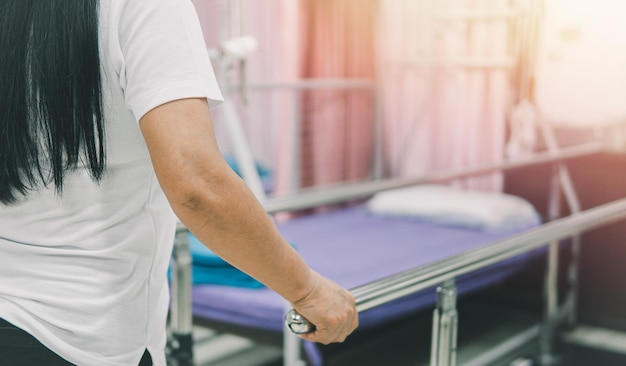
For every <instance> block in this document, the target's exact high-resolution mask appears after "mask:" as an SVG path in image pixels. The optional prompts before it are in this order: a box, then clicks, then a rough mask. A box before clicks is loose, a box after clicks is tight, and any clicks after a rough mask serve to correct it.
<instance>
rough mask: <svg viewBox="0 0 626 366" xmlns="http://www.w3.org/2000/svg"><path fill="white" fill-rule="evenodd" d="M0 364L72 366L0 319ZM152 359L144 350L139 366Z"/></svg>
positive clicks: (144, 365) (143, 365)
mask: <svg viewBox="0 0 626 366" xmlns="http://www.w3.org/2000/svg"><path fill="white" fill-rule="evenodd" d="M0 363H2V364H3V365H11V366H39V365H46V366H72V365H73V364H71V363H70V362H67V361H66V360H64V359H63V358H61V357H60V356H59V355H57V354H56V353H54V352H52V351H51V350H50V349H48V348H47V347H46V346H44V345H43V344H41V342H39V341H38V340H37V339H35V337H33V336H31V335H30V334H28V333H27V332H25V331H23V330H22V329H20V328H18V327H16V326H15V325H13V324H11V323H9V322H7V321H6V320H4V319H2V318H0ZM151 365H152V358H151V357H150V353H148V350H146V351H145V352H144V354H143V357H142V358H141V361H140V362H139V366H151Z"/></svg>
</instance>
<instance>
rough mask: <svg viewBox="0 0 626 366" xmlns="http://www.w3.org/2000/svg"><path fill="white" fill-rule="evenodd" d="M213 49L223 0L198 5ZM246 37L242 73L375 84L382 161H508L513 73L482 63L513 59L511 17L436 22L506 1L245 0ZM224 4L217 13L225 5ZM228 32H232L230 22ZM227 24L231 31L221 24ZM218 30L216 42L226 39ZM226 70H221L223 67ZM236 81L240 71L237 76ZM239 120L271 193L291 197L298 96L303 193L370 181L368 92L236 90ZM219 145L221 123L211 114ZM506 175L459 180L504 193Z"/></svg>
mask: <svg viewBox="0 0 626 366" xmlns="http://www.w3.org/2000/svg"><path fill="white" fill-rule="evenodd" d="M194 3H195V4H196V7H197V9H198V12H199V15H200V18H201V22H202V24H203V28H204V31H205V37H206V39H207V44H208V45H209V46H210V47H214V46H216V45H218V44H219V40H220V37H223V36H224V31H223V30H222V32H220V24H223V23H224V22H229V21H230V20H232V19H227V18H228V17H225V16H224V15H223V14H224V12H223V8H221V7H224V6H225V5H224V4H229V3H234V1H233V2H230V1H223V0H194ZM241 4H242V9H243V12H242V15H241V17H240V19H243V33H244V34H246V35H251V36H253V37H255V38H256V39H258V41H259V45H260V47H259V50H258V52H257V53H255V54H254V55H253V56H252V57H251V58H250V59H249V60H248V62H247V66H246V71H247V72H246V77H247V80H248V81H249V82H250V83H252V84H254V83H259V82H276V81H294V80H297V79H302V78H376V79H377V80H378V81H379V83H380V85H381V87H382V92H383V97H384V126H385V127H384V134H385V136H384V137H385V166H386V168H387V171H388V172H389V174H390V175H392V176H411V175H418V174H423V173H426V172H429V171H433V170H440V169H448V168H455V167H462V166H468V165H474V164H478V163H481V162H491V161H494V160H498V159H502V158H503V154H504V143H505V133H506V131H505V130H506V115H507V112H508V108H509V104H510V99H512V98H511V90H510V85H509V84H510V70H509V69H507V68H504V67H496V68H490V69H487V68H484V67H482V66H480V65H477V63H480V62H483V61H486V62H491V63H497V62H500V61H506V60H507V59H509V60H510V57H511V50H512V49H513V44H512V43H511V41H512V40H513V39H514V38H513V37H512V34H511V23H510V22H508V21H506V20H489V21H481V22H478V21H458V20H456V21H452V20H446V19H444V18H445V17H443V18H442V17H441V15H442V14H443V15H446V14H448V15H450V14H456V13H458V12H460V11H461V12H462V11H466V10H469V11H478V10H481V9H482V10H506V9H507V5H508V4H509V1H507V0H393V1H375V0H300V1H293V0H264V1H263V2H260V1H252V0H242V1H241ZM220 9H221V10H220ZM227 28H228V27H227ZM222 29H224V28H223V27H222ZM220 34H221V36H220ZM217 71H218V72H219V69H218V70H217ZM233 75H234V76H233V78H234V79H237V77H238V76H237V75H238V74H237V73H236V72H234V73H233ZM227 95H228V96H229V97H231V98H234V99H235V100H237V102H238V103H239V107H240V108H239V116H240V118H241V122H242V124H243V125H244V128H245V130H246V132H247V134H248V140H249V141H250V144H251V147H252V150H253V154H254V155H255V157H257V158H258V160H259V161H261V162H262V163H264V164H266V165H268V166H269V167H271V168H273V169H274V171H275V172H276V187H275V188H276V192H277V193H279V194H280V193H281V192H287V191H289V190H291V183H290V171H289V169H290V167H291V166H292V162H293V161H292V159H294V158H295V157H294V154H293V153H292V151H291V150H290V147H289V146H290V139H291V128H292V126H291V115H292V110H291V108H292V105H293V98H296V97H297V98H300V99H299V102H300V108H301V110H300V118H301V121H302V125H301V129H302V142H303V144H302V147H301V151H300V153H301V162H300V164H301V166H302V181H301V184H302V185H304V186H310V185H324V184H329V183H334V182H338V181H350V180H355V179H361V178H364V177H367V175H368V173H369V171H370V160H371V159H370V158H371V154H372V144H371V140H372V135H371V133H372V126H371V124H372V121H373V114H372V113H373V108H372V103H373V100H372V98H371V96H370V95H369V94H367V93H362V92H345V91H336V90H335V91H310V92H304V93H300V94H294V93H292V92H291V91H288V90H286V89H280V88H279V89H254V88H251V89H250V90H249V91H248V94H247V95H248V99H247V100H248V103H247V104H244V103H243V101H242V98H241V93H240V92H239V91H237V90H235V91H231V92H229V93H228V94H227ZM214 117H215V119H216V129H217V130H218V139H219V140H220V145H222V144H223V145H224V150H225V151H227V150H228V141H227V138H224V137H220V133H221V132H220V124H222V123H223V122H224V121H223V120H222V116H221V114H220V111H219V108H218V109H216V110H215V111H214ZM501 180H502V178H501V176H500V175H497V174H495V175H493V174H492V175H488V176H485V177H479V178H473V179H470V180H465V181H464V182H461V183H457V184H462V185H464V186H468V187H472V188H480V189H491V190H499V189H500V188H501V184H502V182H501Z"/></svg>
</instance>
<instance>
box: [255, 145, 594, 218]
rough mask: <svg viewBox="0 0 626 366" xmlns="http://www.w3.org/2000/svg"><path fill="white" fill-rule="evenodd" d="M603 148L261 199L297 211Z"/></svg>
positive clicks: (271, 209)
mask: <svg viewBox="0 0 626 366" xmlns="http://www.w3.org/2000/svg"><path fill="white" fill-rule="evenodd" d="M603 151H605V149H604V148H603V145H602V144H601V143H595V142H594V143H588V144H583V145H578V146H574V147H568V148H564V149H562V150H561V151H560V152H559V153H551V152H545V153H539V154H536V155H534V156H531V157H526V158H520V159H515V160H505V161H502V162H496V163H487V164H482V165H478V166H476V167H473V168H461V169H449V170H444V171H440V172H434V173H430V174H428V175H424V176H419V177H414V178H397V179H386V180H384V181H378V182H362V183H352V184H347V185H346V184H343V185H334V186H327V187H323V188H315V189H309V190H304V189H303V190H301V191H300V192H299V193H298V194H297V195H293V196H283V197H273V198H268V199H267V200H265V201H264V202H263V206H264V207H265V210H266V211H267V212H268V213H270V214H274V213H278V212H286V211H297V210H304V209H308V208H313V207H317V206H320V205H325V204H332V203H340V202H345V201H348V200H352V199H361V198H367V197H369V196H371V195H373V194H375V193H377V192H380V191H384V190H388V189H395V188H402V187H408V186H412V185H416V184H424V183H441V182H446V181H450V180H453V179H457V178H464V177H469V176H472V175H480V174H485V173H491V172H495V171H504V170H510V169H516V168H522V167H527V166H531V165H537V164H544V163H551V162H555V161H561V160H566V159H573V158H577V157H581V156H586V155H591V154H594V153H600V152H603Z"/></svg>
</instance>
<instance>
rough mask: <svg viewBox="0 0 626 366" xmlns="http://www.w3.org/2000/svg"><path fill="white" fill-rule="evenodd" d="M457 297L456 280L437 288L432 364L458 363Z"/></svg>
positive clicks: (434, 365) (437, 365)
mask: <svg viewBox="0 0 626 366" xmlns="http://www.w3.org/2000/svg"><path fill="white" fill-rule="evenodd" d="M456 297H457V293H456V285H455V283H454V280H449V281H446V282H444V283H443V284H442V285H441V286H439V288H437V309H435V311H434V314H433V337H432V345H431V352H430V366H454V365H456V340H457V327H458V313H457V310H456Z"/></svg>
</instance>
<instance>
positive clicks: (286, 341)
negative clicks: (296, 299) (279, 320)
mask: <svg viewBox="0 0 626 366" xmlns="http://www.w3.org/2000/svg"><path fill="white" fill-rule="evenodd" d="M291 308H292V307H291V305H290V304H289V303H286V304H285V309H286V310H285V311H289V310H290V309H291ZM301 345H302V342H301V340H300V337H298V336H297V335H296V334H294V333H292V332H291V331H289V329H288V328H287V327H284V330H283V366H304V365H305V362H304V361H303V360H302V355H301Z"/></svg>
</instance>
